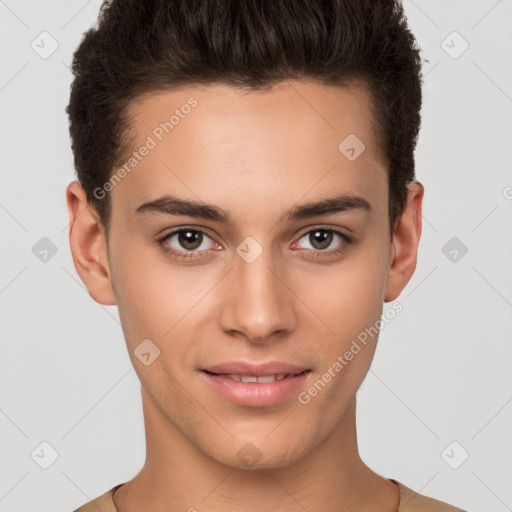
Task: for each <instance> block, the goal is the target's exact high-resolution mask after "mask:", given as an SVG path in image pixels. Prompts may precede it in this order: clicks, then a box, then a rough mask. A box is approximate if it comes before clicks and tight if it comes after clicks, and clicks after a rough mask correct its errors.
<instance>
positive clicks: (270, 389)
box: [200, 368, 311, 408]
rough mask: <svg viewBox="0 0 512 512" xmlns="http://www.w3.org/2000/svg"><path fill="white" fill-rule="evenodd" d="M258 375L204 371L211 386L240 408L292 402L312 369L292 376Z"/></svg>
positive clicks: (285, 374)
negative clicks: (241, 406) (240, 406)
mask: <svg viewBox="0 0 512 512" xmlns="http://www.w3.org/2000/svg"><path fill="white" fill-rule="evenodd" d="M263 373H266V374H264V375H263V374H258V373H257V372H248V371H247V370H246V371H245V372H242V373H223V372H214V371H211V370H201V372H200V374H201V375H203V376H204V378H205V380H206V383H207V384H208V385H209V387H210V388H211V389H212V390H213V391H214V392H215V393H216V394H217V395H219V396H221V397H223V398H225V399H227V400H228V401H229V402H231V403H234V404H236V405H243V406H248V407H260V408H261V407H270V406H272V405H277V404H280V403H282V402H285V401H286V400H289V399H291V398H292V397H293V395H295V394H297V393H298V392H299V391H300V390H301V389H302V388H305V382H306V379H307V377H308V376H309V374H310V373H311V369H309V368H308V369H305V370H301V371H299V370H297V369H296V370H294V371H292V372H288V373H268V371H267V372H263Z"/></svg>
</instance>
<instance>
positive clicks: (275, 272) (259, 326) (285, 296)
mask: <svg viewBox="0 0 512 512" xmlns="http://www.w3.org/2000/svg"><path fill="white" fill-rule="evenodd" d="M248 238H250V237H248ZM280 268H281V266H280V265H279V264H278V263H277V262H276V261H275V258H274V257H273V251H272V249H271V248H270V247H266V248H265V249H264V248H263V247H262V246H261V245H260V244H259V243H257V242H255V240H254V239H253V240H250V239H249V240H247V239H246V240H245V241H244V242H242V243H241V244H240V245H239V246H238V247H237V255H236V256H235V259H234V269H233V272H232V273H230V274H231V280H230V282H229V284H227V286H229V289H228V290H227V291H226V301H225V302H224V309H223V312H222V327H223V328H224V329H225V330H226V331H238V332H240V333H243V334H244V335H245V336H246V338H247V339H248V340H249V341H252V342H263V341H265V340H266V339H267V338H269V337H270V336H271V335H272V334H273V333H274V332H277V331H286V330H289V329H291V328H292V326H293V322H294V315H293V304H292V301H291V299H292V297H293V296H291V294H290V291H289V290H288V288H287V287H286V286H285V284H284V283H283V281H284V280H285V279H284V275H283V276H280V275H279V274H280V273H282V270H280Z"/></svg>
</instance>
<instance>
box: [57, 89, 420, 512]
mask: <svg viewBox="0 0 512 512" xmlns="http://www.w3.org/2000/svg"><path fill="white" fill-rule="evenodd" d="M191 96H193V97H194V98H196V99H197V101H198V104H197V106H196V107H195V108H194V109H193V110H192V111H191V112H190V114H188V115H187V116H186V117H185V118H184V119H182V120H180V123H179V125H177V126H175V128H174V129H173V131H172V132H170V133H169V134H168V135H166V136H165V137H164V138H163V140H162V141H161V142H160V143H159V144H158V145H157V147H156V148H154V149H153V150H151V152H150V153H149V154H148V155H147V156H146V157H145V158H144V159H143V160H142V161H141V162H140V163H138V165H137V167H136V169H135V170H133V171H132V172H130V173H129V174H128V175H126V177H124V178H123V179H122V181H121V182H120V183H119V184H117V185H116V186H115V187H114V189H113V190H112V192H111V193H110V199H111V201H112V216H111V224H110V229H109V238H108V246H107V243H106V239H105V232H104V230H103V228H102V226H101V224H100V223H99V222H98V219H97V215H96V213H95V211H94V210H93V209H92V208H91V207H90V206H88V204H87V201H86V196H85V193H84V191H83V189H82V188H81V187H80V185H79V184H78V183H77V182H73V183H71V184H70V185H69V186H68V189H67V204H68V211H69V217H70V232H69V239H70V246H71V251H72V255H73V261H74V264H75V268H76V270H77V272H78V274H79V275H80V277H81V279H82V280H83V282H84V283H85V285H86V286H87V289H88V291H89V293H90V295H91V296H92V297H93V299H94V300H96V301H97V302H99V303H100V304H105V305H113V304H117V306H118V308H119V314H120V318H121V323H122V326H123V330H124V334H125V339H126V343H127V346H128V350H129V354H130V357H131V359H132V363H133V365H134V368H135V370H136V372H137V374H138V376H139V379H140V381H141V390H142V401H143V409H144V419H145V428H146V438H147V456H146V462H145V464H144V467H143V468H142V470H141V471H140V472H139V474H138V475H136V476H135V477H134V478H133V479H132V480H130V481H129V482H127V483H125V484H124V485H123V486H122V487H120V489H118V491H117V492H116V493H115V495H114V502H115V505H116V507H117V509H118V510H119V511H120V512H141V511H143V510H152V511H153V512H159V511H164V510H165V511H186V510H191V511H192V510H194V509H193V508H191V507H195V509H197V510H198V511H212V512H213V511H214V512H221V511H222V512H234V511H235V510H236V511H239V510H244V511H246V512H253V511H254V512H255V511H258V512H260V511H261V510H279V511H283V512H292V511H303V510H308V511H309V512H314V511H320V510H337V511H344V512H345V511H355V510H375V511H377V510H378V511H379V512H394V511H396V509H397V507H398V502H399V496H398V489H397V487H396V486H395V485H394V484H393V483H392V482H390V481H389V480H388V479H386V478H384V477H382V476H380V475H378V474H376V473H375V472H373V471H372V470H371V469H370V468H369V467H368V466H366V464H365V463H364V462H363V461H362V459H361V457H360V455H359V452H358V446H357V434H356V392H357V390H358V388H359V387H360V385H361V383H362V381H363V380H364V378H365V376H366V374H367V372H368V370H369V367H370V364H371V361H372V358H373V355H374V352H375V348H376V343H377V337H374V338H373V339H370V340H369V342H368V344H367V345H366V346H365V347H364V348H363V349H362V350H361V351H360V352H359V353H358V354H357V355H355V356H354V358H353V359H352V360H351V361H350V362H349V364H347V366H346V367H345V368H344V369H343V371H342V372H340V373H339V374H337V375H336V377H335V378H333V379H332V380H331V381H330V382H329V383H328V384H327V385H326V386H325V387H324V388H323V389H322V390H321V391H320V392H319V393H318V395H317V396H315V397H314V398H312V400H311V401H310V403H308V404H307V405H303V404H301V403H300V402H299V401H298V400H297V396H296V395H295V394H294V395H292V396H291V397H289V398H288V399H286V400H284V401H283V402H281V403H279V404H277V405H274V406H271V407H250V406H242V405H236V404H233V403H231V402H230V401H228V400H226V399H225V398H224V397H223V396H221V395H219V394H218V393H217V392H216V391H215V390H214V389H212V388H211V387H210V386H209V385H208V384H207V383H206V381H205V379H204V378H202V377H203V376H202V374H200V371H199V369H200V368H204V367H205V366H207V365H211V364H217V363H221V362H224V361H228V360H234V359H242V360H245V361H254V362H265V361H270V360H281V361H288V362H292V363H299V364H304V365H305V366H306V367H308V368H310V369H311V370H312V371H311V372H310V374H309V375H308V376H307V378H306V382H305V383H304V386H303V387H302V388H301V391H302V390H307V389H308V388H309V387H310V386H312V384H313V383H314V382H315V381H317V380H318V379H319V378H320V377H321V376H322V374H323V373H325V372H326V371H327V369H328V368H329V367H332V365H333V363H334V362H335V361H336V360H337V357H338V356H339V355H341V354H344V353H345V352H346V351H347V350H348V349H349V347H350V345H351V343H352V341H353V340H354V339H356V337H357V335H358V334H359V333H361V332H362V331H363V330H364V329H365V328H366V327H369V326H373V325H375V323H376V321H377V320H378V319H379V317H380V314H381V312H382V309H383V304H384V302H389V301H393V300H395V299H396V298H397V297H398V296H399V295H400V293H401V291H402V289H403V288H404V287H405V285H406V284H407V282H408V281H409V279H410V278H411V276H412V274H413V272H414V269H415V266H416V258H417V248H418V243H419V240H420V235H421V207H422V199H423V186H422V185H421V183H419V182H417V181H416V182H414V183H412V184H411V185H409V192H408V199H407V205H406V207H405V210H404V212H403V214H402V216H401V217H400V218H399V219H398V221H397V223H396V224H395V229H394V232H393V236H392V237H391V236H390V231H389V225H388V216H387V208H388V178H387V171H386V168H385V165H384V164H383V163H382V162H381V158H380V155H381V152H380V149H379V147H378V144H377V139H376V135H375V133H374V132H373V131H372V127H373V126H375V123H374V121H373V119H372V116H371V113H370V110H369V108H368V106H369V105H370V96H369V94H368V91H367V90H366V89H365V87H364V84H357V83H356V84H354V85H351V86H350V87H348V86H347V87H343V88H341V87H329V86H324V85H320V84H318V83H314V82H306V81H287V82H282V83H280V84H278V86H275V87H274V88H272V89H271V90H270V91H265V92H261V91H259V92H254V91H253V92H246V91H244V92H242V91H241V90H240V89H236V88H232V87H228V86H226V85H220V84H210V85H209V86H207V87H199V86H188V87H183V88H181V89H179V90H173V91H166V92H158V93H153V94H150V95H146V96H145V97H144V98H139V100H138V101H137V102H135V103H134V104H133V105H132V107H131V109H130V112H129V114H130V126H131V128H132V133H133V135H134V137H133V149H134V150H135V149H136V148H139V147H140V146H141V145H142V144H143V143H144V141H145V139H146V137H147V135H149V134H151V132H152V131H153V130H154V128H155V127H156V126H158V125H159V123H161V122H162V121H164V120H166V119H168V117H169V115H170V113H172V112H173V111H174V109H176V108H179V107H180V106H181V105H183V104H184V103H186V101H187V99H188V98H190V97H191ZM350 133H353V134H356V135H357V137H358V138H359V139H360V140H361V141H363V142H364V144H365V146H366V149H365V151H364V152H363V153H362V154H361V155H360V156H359V157H358V158H357V159H356V160H354V161H349V160H348V159H347V158H346V157H345V156H344V155H343V154H342V153H341V152H340V151H339V150H338V145H339V144H340V142H341V141H342V140H344V139H345V137H346V136H347V135H348V134H350ZM333 193H339V194H342V193H344V194H353V195H356V196H360V197H363V198H365V199H366V200H367V201H368V202H369V203H370V205H371V211H366V210H364V209H353V210H348V211H343V212H338V213H335V214H330V215H327V214H324V215H320V216H317V217H312V218H306V219H302V220H298V221H293V222H288V221H284V222H281V221H280V218H281V216H282V215H283V214H284V212H286V211H288V210H289V209H290V208H291V207H293V206H295V205H297V204H303V203H306V202H314V201H318V200H321V199H324V198H326V197H328V196H332V194H333ZM164 194H174V195H176V196H179V197H180V198H185V199H192V200H200V201H204V202H207V203H212V204H214V205H217V206H218V207H221V208H223V209H224V210H226V211H227V212H228V213H229V215H230V216H231V222H230V223H229V224H225V225H224V224H222V223H219V222H217V221H215V220H209V219H202V218H194V217H187V216H181V215H180V216H173V215H169V214H163V213H146V214H141V213H137V212H136V209H137V208H138V206H139V205H141V204H142V203H144V202H147V201H150V200H153V199H157V198H159V197H161V196H163V195H164ZM183 226H185V227H194V228H202V229H204V230H206V231H207V233H208V236H207V237H203V239H202V240H203V241H202V243H201V244H200V246H199V243H198V244H197V246H199V247H198V248H197V249H188V252H195V253H196V255H198V254H199V257H197V258H195V259H189V260H179V259H177V258H175V257H173V256H171V255H169V254H167V253H165V252H164V251H163V250H162V246H161V245H159V242H158V241H157V239H158V236H159V235H165V234H166V233H170V232H171V231H172V230H173V229H176V228H179V227H183ZM317 227H322V228H323V229H335V230H339V231H341V232H343V233H347V234H351V235H352V236H353V243H352V244H347V243H346V242H345V241H344V240H343V239H341V238H339V237H338V236H336V235H335V234H334V235H333V237H332V241H331V243H330V245H328V244H327V246H326V248H325V246H324V248H322V247H321V246H320V245H319V243H318V242H316V245H315V239H314V238H313V239H311V237H310V236H309V234H310V233H311V231H312V230H314V228H317ZM349 230H350V231H349ZM328 233H329V232H328ZM248 236H251V237H253V238H254V239H255V240H257V242H258V243H259V245H260V246H261V248H262V253H261V255H260V256H259V257H258V258H257V259H256V260H254V261H253V262H252V263H248V262H247V261H245V260H244V259H243V258H241V257H240V256H239V255H238V253H237V252H236V248H237V247H238V246H239V244H240V243H241V242H242V241H243V240H244V239H245V238H246V237H248ZM163 243H164V244H165V243H166V244H167V246H171V247H172V248H174V249H175V250H178V251H182V252H187V248H186V247H184V246H183V245H180V243H179V240H178V236H177V235H176V236H174V237H172V239H171V238H168V239H167V241H166V242H163ZM340 247H344V251H343V252H341V254H333V252H332V251H333V250H335V249H337V248H340ZM322 251H323V252H322ZM314 253H317V258H316V259H315V257H314ZM329 253H330V254H329ZM146 338H149V339H150V340H152V341H153V342H154V343H155V345H157V346H158V348H159V349H160V356H159V357H158V358H157V359H155V360H154V362H153V363H152V364H150V365H149V366H145V365H144V364H142V363H141V361H140V360H139V359H138V358H137V357H136V356H135V355H134V350H135V349H136V348H137V346H138V345H139V344H140V343H141V341H142V340H143V339H146ZM248 442H250V443H252V445H254V447H255V448H256V449H257V451H258V453H259V456H260V458H259V460H257V461H256V462H255V463H254V464H253V465H252V466H251V467H249V468H248V467H247V466H246V465H245V464H244V462H243V460H242V459H241V457H240V456H239V454H238V452H239V450H240V449H241V448H242V447H243V446H244V445H246V443H248Z"/></svg>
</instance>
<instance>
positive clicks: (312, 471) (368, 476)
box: [114, 391, 399, 512]
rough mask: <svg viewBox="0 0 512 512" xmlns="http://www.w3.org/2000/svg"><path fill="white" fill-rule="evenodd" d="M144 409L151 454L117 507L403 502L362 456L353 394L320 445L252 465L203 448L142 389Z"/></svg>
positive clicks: (221, 511) (229, 508)
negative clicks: (287, 460) (278, 461)
mask: <svg viewBox="0 0 512 512" xmlns="http://www.w3.org/2000/svg"><path fill="white" fill-rule="evenodd" d="M143 409H144V422H145V428H146V439H147V444H146V462H145V464H144V466H143V468H142V469H141V470H140V472H139V473H138V474H137V475H136V476H135V477H134V478H133V479H132V480H130V481H129V482H127V483H125V484H124V485H122V486H121V487H120V488H119V489H118V490H117V491H116V493H115V494H114V503H115V505H116V509H117V510H118V512H140V511H143V510H152V511H153V512H164V511H166V512H167V511H169V510H173V511H174V510H180V511H181V510H183V511H188V510H190V511H201V510H206V509H207V510H209V511H211V512H235V511H239V510H244V512H256V511H257V512H260V511H261V510H280V511H282V512H292V511H297V510H336V511H339V512H347V511H353V510H379V511H380V512H395V511H396V510H397V508H398V502H399V497H398V489H397V487H396V486H395V485H394V484H393V483H392V482H390V481H389V480H388V479H386V478H383V477H381V476H380V475H378V474H376V473H374V472H373V471H372V470H371V469H370V468H368V467H367V466H366V465H365V464H364V462H363V461H362V460H361V458H360V456H359V451H358V445H357V433H356V399H355V397H354V399H353V401H352V402H351V403H350V404H349V405H348V406H347V408H346V411H345V413H344V415H343V417H342V419H341V421H340V422H339V423H338V424H337V425H336V427H335V429H333V431H332V432H331V433H330V434H329V435H328V436H327V437H326V438H325V439H324V440H323V441H322V442H321V443H320V444H319V445H317V446H315V447H313V448H312V449H311V450H310V451H309V452H307V453H305V454H304V455H303V456H302V457H300V458H299V459H297V460H295V461H294V462H292V463H291V464H288V465H287V464H282V465H281V466H280V467H271V468H269V467H267V468H265V467H263V468H259V469H252V470H251V469H247V468H239V467H231V466H227V465H225V464H222V463H219V462H218V461H216V460H215V459H213V458H212V457H209V456H208V455H206V454H205V453H204V452H202V451H200V450H199V449H198V447H197V446H196V445H194V444H193V443H191V442H190V440H189V439H188V438H187V437H186V435H184V434H183V433H182V432H181V431H180V430H179V429H178V428H177V427H176V425H174V424H173V423H171V422H170V421H168V419H167V418H165V417H164V416H163V415H162V413H161V411H160V410H159V408H158V407H157V406H156V405H155V403H154V402H153V401H152V400H151V398H150V397H149V396H148V395H147V394H145V393H144V391H143ZM205 435H206V434H205ZM333 504H335V506H333Z"/></svg>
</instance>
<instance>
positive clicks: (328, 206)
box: [136, 194, 372, 224]
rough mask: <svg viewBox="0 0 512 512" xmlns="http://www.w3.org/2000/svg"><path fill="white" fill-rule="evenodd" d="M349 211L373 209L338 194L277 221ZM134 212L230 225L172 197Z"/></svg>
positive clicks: (215, 210) (211, 211)
mask: <svg viewBox="0 0 512 512" xmlns="http://www.w3.org/2000/svg"><path fill="white" fill-rule="evenodd" d="M351 210H361V211H367V212H371V211H372V207H371V205H370V203H369V202H368V201H367V200H366V199H364V198H363V197H359V196H355V195H352V194H341V195H336V196H334V197H328V198H325V199H322V200H320V201H315V202H310V203H305V204H302V205H296V206H294V207H292V208H291V209H290V210H288V211H287V212H285V213H284V214H283V215H282V217H281V219H280V222H285V221H287V222H292V221H297V220H303V219H307V218H310V217H317V216H320V215H332V214H335V213H339V212H345V211H351ZM136 213H143V214H147V213H161V214H167V215H184V216H187V217H197V218H202V219H209V220H214V221H217V222H220V223H222V224H229V222H230V215H229V213H228V212H227V211H226V210H223V209H222V208H219V207H218V206H215V205H213V204H208V203H200V202H196V201H192V200H187V199H181V198H179V197H176V196H173V195H165V196H163V197H160V198H158V199H155V200H153V201H148V202H147V203H143V204H141V205H140V206H139V207H138V208H137V209H136Z"/></svg>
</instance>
